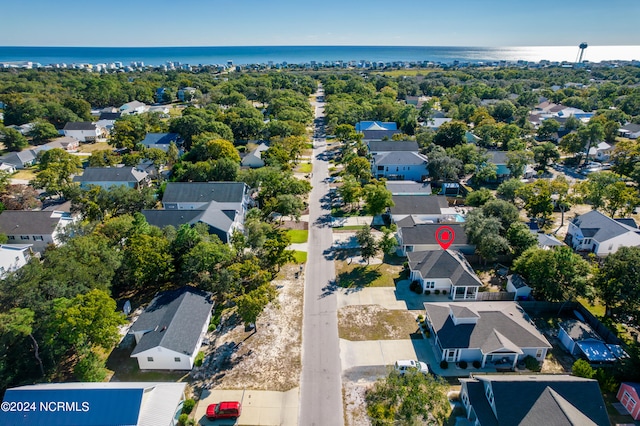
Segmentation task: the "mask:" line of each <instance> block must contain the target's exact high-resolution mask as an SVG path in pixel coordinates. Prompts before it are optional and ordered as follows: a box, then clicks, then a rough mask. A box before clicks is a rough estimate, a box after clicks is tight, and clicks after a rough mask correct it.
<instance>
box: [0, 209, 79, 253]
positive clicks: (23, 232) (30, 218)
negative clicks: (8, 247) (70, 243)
mask: <svg viewBox="0 0 640 426" xmlns="http://www.w3.org/2000/svg"><path fill="white" fill-rule="evenodd" d="M74 221H75V219H74V218H73V217H72V216H71V214H69V213H67V212H62V211H31V210H5V211H3V212H2V213H0V233H2V234H4V235H6V236H7V241H8V243H9V244H32V245H33V250H34V251H37V252H44V250H45V249H46V247H47V246H48V245H49V244H54V245H60V243H61V241H60V235H61V234H62V233H63V232H64V229H65V228H66V227H67V226H68V225H69V224H71V223H73V222H74Z"/></svg>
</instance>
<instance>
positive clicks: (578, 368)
mask: <svg viewBox="0 0 640 426" xmlns="http://www.w3.org/2000/svg"><path fill="white" fill-rule="evenodd" d="M571 374H573V375H574V376H576V377H584V378H585V379H593V376H595V374H596V372H595V370H594V369H593V368H592V367H591V365H590V364H589V363H588V362H587V361H585V360H584V359H578V360H576V361H575V362H574V363H573V365H572V366H571Z"/></svg>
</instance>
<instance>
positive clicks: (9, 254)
mask: <svg viewBox="0 0 640 426" xmlns="http://www.w3.org/2000/svg"><path fill="white" fill-rule="evenodd" d="M31 247H32V244H2V245H0V279H2V278H4V277H6V276H7V274H9V273H10V272H13V271H17V270H18V269H20V268H22V267H23V266H24V265H26V264H27V262H28V261H29V259H31V253H32V251H31Z"/></svg>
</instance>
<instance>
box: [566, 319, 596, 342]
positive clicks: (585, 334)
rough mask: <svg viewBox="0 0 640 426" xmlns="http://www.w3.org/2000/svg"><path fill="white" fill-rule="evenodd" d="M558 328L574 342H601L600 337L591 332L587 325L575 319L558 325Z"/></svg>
mask: <svg viewBox="0 0 640 426" xmlns="http://www.w3.org/2000/svg"><path fill="white" fill-rule="evenodd" d="M560 327H562V329H563V330H564V331H565V332H566V333H567V335H569V337H571V339H572V340H573V341H574V342H579V341H581V340H585V339H597V340H601V339H600V336H598V334H597V333H596V332H595V331H593V329H592V328H591V326H589V324H586V323H584V322H582V321H578V320H575V319H568V320H565V321H563V322H561V323H560Z"/></svg>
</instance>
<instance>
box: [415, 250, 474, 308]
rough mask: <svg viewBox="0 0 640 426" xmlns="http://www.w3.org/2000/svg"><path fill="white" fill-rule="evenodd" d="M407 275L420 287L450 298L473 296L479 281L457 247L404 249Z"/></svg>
mask: <svg viewBox="0 0 640 426" xmlns="http://www.w3.org/2000/svg"><path fill="white" fill-rule="evenodd" d="M407 260H408V261H409V262H408V263H409V270H410V277H409V278H410V279H411V280H412V281H418V282H419V283H420V285H421V286H422V291H423V292H425V291H427V290H428V291H430V292H435V291H436V290H437V291H438V292H443V294H447V293H448V294H449V297H450V298H452V299H453V300H475V299H476V298H477V296H478V289H479V288H480V287H481V286H482V281H480V279H479V278H478V276H477V275H476V274H475V272H474V271H473V268H471V265H469V262H468V261H467V259H465V257H464V256H463V255H462V253H460V252H459V251H457V250H442V249H438V250H429V251H416V252H408V253H407Z"/></svg>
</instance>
